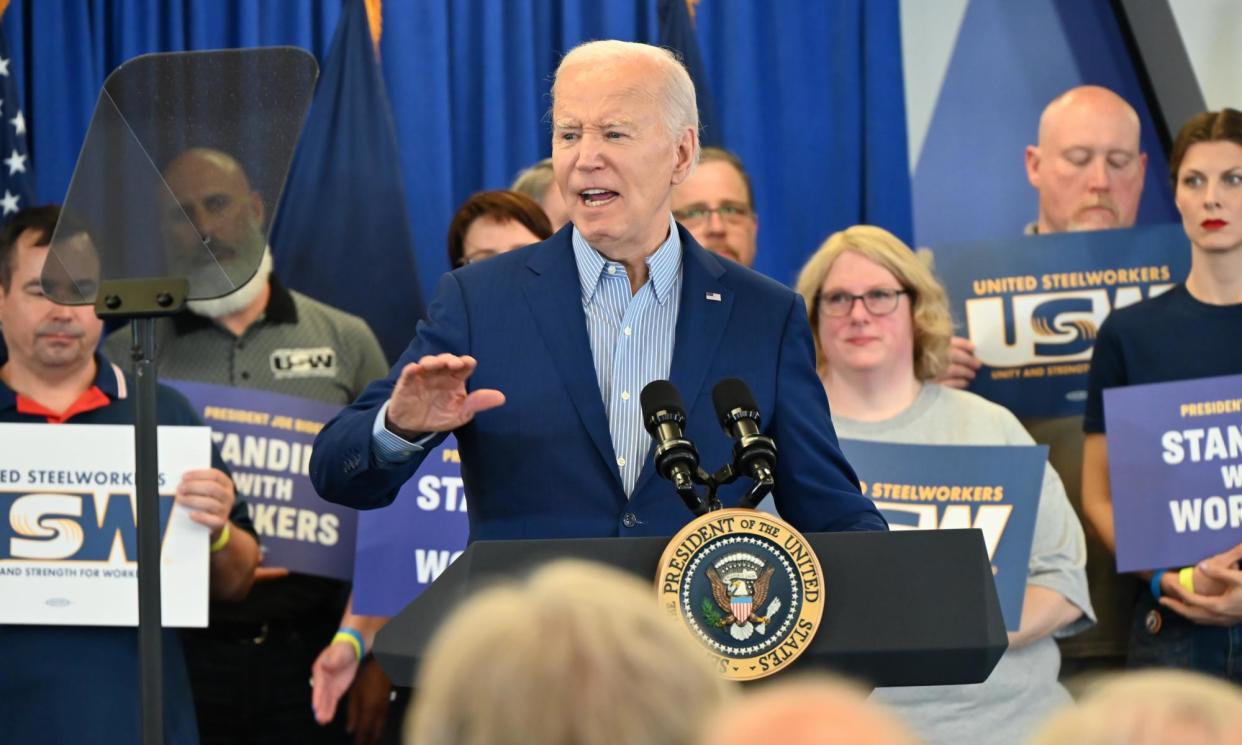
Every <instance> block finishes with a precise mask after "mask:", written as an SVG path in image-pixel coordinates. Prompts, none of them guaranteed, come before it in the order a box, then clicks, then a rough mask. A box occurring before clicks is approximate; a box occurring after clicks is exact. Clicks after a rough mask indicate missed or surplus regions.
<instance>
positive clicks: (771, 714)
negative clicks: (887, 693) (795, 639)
mask: <svg viewBox="0 0 1242 745" xmlns="http://www.w3.org/2000/svg"><path fill="white" fill-rule="evenodd" d="M697 742H698V745H767V744H768V743H771V744H772V745H777V744H778V743H779V745H917V743H918V739H917V738H915V736H914V735H913V734H912V733H911V732H910V731H909V730H908V729H906V727H905V726H904V725H902V724H901V723H900V722H899V721H898V720H897V718H896V717H894V716H893V715H892V714H890V713H889V712H888V711H887V710H885V709H884V708H883V707H881V706H879V705H877V704H874V703H872V702H871V701H868V700H867V694H866V693H865V692H864V691H863V690H861V689H859V688H856V687H855V686H853V685H851V684H849V683H846V682H843V681H839V680H835V679H833V678H828V677H808V678H801V679H794V680H790V681H788V682H786V681H777V682H775V683H772V684H771V685H769V686H767V687H764V688H760V689H758V690H757V692H755V693H754V694H752V695H750V696H747V697H746V698H744V699H742V700H741V701H736V702H731V704H730V706H729V707H728V708H727V709H726V710H724V711H722V712H721V713H720V714H719V715H717V716H714V717H712V720H711V722H710V724H709V725H708V727H707V728H706V730H705V731H704V733H703V736H702V737H701V738H699V740H698V741H697Z"/></svg>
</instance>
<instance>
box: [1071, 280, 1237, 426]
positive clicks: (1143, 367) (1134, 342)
mask: <svg viewBox="0 0 1242 745" xmlns="http://www.w3.org/2000/svg"><path fill="white" fill-rule="evenodd" d="M1238 374H1242V304H1238V305H1208V304H1207V303H1203V302H1200V301H1198V300H1196V299H1195V298H1194V297H1192V296H1191V294H1190V293H1189V292H1187V290H1186V286H1185V285H1183V284H1179V285H1177V286H1175V287H1173V288H1172V289H1171V290H1169V291H1168V292H1166V293H1164V294H1163V295H1158V296H1156V297H1154V298H1150V299H1148V300H1144V301H1142V302H1139V303H1135V304H1134V305H1131V306H1128V307H1125V308H1120V309H1118V310H1115V311H1113V312H1112V313H1111V314H1110V315H1109V316H1108V318H1107V319H1105V321H1104V324H1103V325H1102V326H1101V327H1100V335H1099V338H1098V339H1096V342H1095V351H1094V352H1093V353H1092V356H1091V375H1090V378H1089V379H1088V383H1087V412H1086V416H1085V418H1084V419H1083V429H1084V430H1086V431H1087V432H1103V431H1104V389H1105V388H1119V387H1122V386H1128V385H1142V384H1144V383H1167V382H1170V381H1174V380H1193V379H1195V378H1211V377H1216V376H1219V375H1238Z"/></svg>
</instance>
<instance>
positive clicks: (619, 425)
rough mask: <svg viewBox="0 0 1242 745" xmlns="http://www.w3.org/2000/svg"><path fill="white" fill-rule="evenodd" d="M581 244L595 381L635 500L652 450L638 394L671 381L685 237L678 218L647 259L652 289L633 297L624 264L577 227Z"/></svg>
mask: <svg viewBox="0 0 1242 745" xmlns="http://www.w3.org/2000/svg"><path fill="white" fill-rule="evenodd" d="M573 244H574V258H575V260H577V262H578V279H579V281H580V282H581V283H582V310H583V312H584V313H586V325H587V335H588V336H589V337H590V339H591V357H592V358H593V359H594V361H595V378H596V380H598V381H599V392H600V395H601V396H602V397H603V399H604V413H605V414H607V415H608V430H609V433H610V434H611V435H612V449H613V452H614V455H615V457H616V463H617V469H618V470H619V471H620V473H621V483H622V485H623V486H624V487H625V493H626V495H627V496H628V495H630V494H632V493H633V491H634V485H635V484H637V483H638V474H639V473H640V472H641V471H642V468H643V462H644V461H645V460H646V457H647V451H648V450H649V449H650V448H651V436H650V435H648V434H647V431H646V429H644V428H643V415H642V407H641V406H639V402H638V394H639V392H641V391H642V389H643V386H645V385H647V384H648V383H650V382H651V381H653V380H667V379H668V374H669V370H670V368H672V366H673V342H674V341H675V337H676V332H677V309H678V307H679V306H680V305H681V236H679V235H678V234H677V225H676V224H675V223H674V222H673V218H672V216H671V215H670V216H669V234H668V238H667V239H666V240H665V241H664V243H662V244H661V245H660V247H659V248H658V249H656V251H655V253H653V254H651V255H650V256H648V257H647V282H646V283H645V284H644V285H643V286H642V287H640V288H638V292H636V293H633V294H631V293H630V278H629V275H628V274H627V273H626V271H625V266H624V265H623V264H620V263H618V262H615V261H609V260H608V259H606V258H604V257H603V256H602V255H600V253H599V252H598V251H596V250H595V249H593V248H591V246H590V245H589V244H588V243H587V242H586V239H585V238H583V237H582V234H581V233H579V232H578V229H577V228H574V233H573Z"/></svg>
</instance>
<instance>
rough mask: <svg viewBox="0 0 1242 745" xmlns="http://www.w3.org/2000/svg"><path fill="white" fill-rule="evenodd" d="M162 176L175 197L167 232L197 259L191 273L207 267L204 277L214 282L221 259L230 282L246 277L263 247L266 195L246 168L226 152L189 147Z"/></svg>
mask: <svg viewBox="0 0 1242 745" xmlns="http://www.w3.org/2000/svg"><path fill="white" fill-rule="evenodd" d="M164 180H165V182H166V183H167V184H168V188H169V189H170V190H171V191H172V193H173V196H174V197H175V198H176V200H177V206H175V207H173V208H171V209H170V211H169V212H170V214H169V216H168V220H167V225H168V230H167V232H168V234H169V235H168V238H169V240H170V242H171V243H172V246H173V247H174V248H175V249H177V250H178V251H180V252H181V256H182V257H183V258H184V257H189V260H190V261H191V263H192V264H193V265H197V266H192V267H191V268H190V270H189V271H190V272H191V273H192V275H193V273H194V272H203V274H202V275H200V278H201V279H203V280H205V281H206V282H210V283H211V284H212V285H213V286H215V285H216V284H218V270H217V269H216V268H215V267H216V264H218V265H219V266H220V267H222V268H223V269H224V272H225V274H227V275H228V279H229V281H230V282H231V284H232V285H234V286H240V285H241V284H243V283H245V281H246V280H247V279H249V278H250V275H251V274H252V273H253V271H254V268H255V267H256V266H258V263H259V259H260V258H261V256H262V253H263V249H264V247H265V241H264V236H263V230H262V223H263V200H262V199H261V198H260V197H259V195H258V194H256V193H255V192H253V191H251V189H250V184H249V182H248V181H247V180H246V175H245V173H244V172H242V170H241V168H240V167H239V166H238V165H237V164H236V162H234V161H232V159H230V158H228V157H227V156H224V155H222V154H216V153H211V152H207V151H191V152H189V153H186V154H185V155H182V156H181V157H179V158H178V159H177V160H175V161H173V163H172V164H171V165H170V166H169V167H168V169H167V170H166V171H165V172H164ZM182 213H184V218H183V217H182ZM185 218H188V219H189V223H188V224H187V222H186V219H185ZM191 227H192V228H193V230H191ZM203 243H206V246H207V249H204V248H203ZM212 275H214V277H213V276H212ZM194 279H195V277H194V276H192V277H191V281H192V283H193V282H194ZM213 279H216V281H212V280H213Z"/></svg>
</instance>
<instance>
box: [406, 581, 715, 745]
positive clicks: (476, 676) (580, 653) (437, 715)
mask: <svg viewBox="0 0 1242 745" xmlns="http://www.w3.org/2000/svg"><path fill="white" fill-rule="evenodd" d="M417 690H418V695H417V696H416V697H415V700H416V705H415V709H414V712H413V714H412V715H411V717H410V721H409V724H408V726H407V728H406V740H405V741H406V742H408V743H417V745H508V744H510V743H512V744H513V745H528V744H529V743H539V745H614V744H615V743H642V744H643V745H684V744H685V743H689V742H691V741H692V739H693V737H694V733H696V732H697V731H698V730H699V727H700V726H701V725H702V724H703V719H704V718H705V717H706V716H707V715H708V714H709V713H710V712H711V711H713V710H714V708H715V707H716V706H717V705H719V704H720V703H721V702H722V701H723V699H724V696H725V694H726V692H727V690H728V689H727V687H726V684H725V683H724V682H723V681H722V680H721V679H720V678H718V677H717V676H716V674H715V672H714V671H713V670H712V667H711V664H710V662H709V660H708V656H707V654H706V652H705V650H703V649H702V648H701V647H700V646H699V645H698V644H697V643H696V642H695V641H694V640H693V639H692V638H691V637H690V635H689V633H687V632H686V631H685V629H683V628H681V627H680V626H679V625H677V624H676V623H675V622H674V621H673V620H672V619H671V618H669V617H668V616H666V615H665V614H664V613H663V612H662V611H661V610H660V609H659V607H658V606H657V604H656V599H655V595H654V593H653V592H652V590H651V588H650V586H648V585H647V584H644V583H642V582H640V581H638V580H637V579H635V578H633V577H631V576H629V575H625V574H622V573H620V572H618V571H616V570H614V569H610V568H607V567H603V566H599V565H595V564H589V563H586V562H581V561H568V560H566V561H557V562H554V563H551V564H549V565H547V566H545V567H543V568H542V569H539V570H537V571H536V572H535V573H534V574H532V575H531V576H530V577H529V578H528V579H526V580H524V581H520V582H509V583H506V584H503V585H499V586H497V587H494V588H491V589H489V590H485V591H483V592H481V593H480V594H478V595H477V596H475V597H474V598H473V599H472V600H470V601H468V602H467V603H466V604H465V605H463V606H462V607H461V608H460V609H459V610H458V611H457V612H456V613H454V614H453V615H452V616H451V617H450V618H449V619H448V620H447V621H446V622H445V624H444V625H443V627H441V629H440V630H439V631H438V632H437V633H436V636H435V638H434V640H433V642H432V645H431V647H430V650H429V652H428V655H427V657H426V659H425V660H424V662H423V666H422V670H421V671H420V673H419V678H418V683H417Z"/></svg>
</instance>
